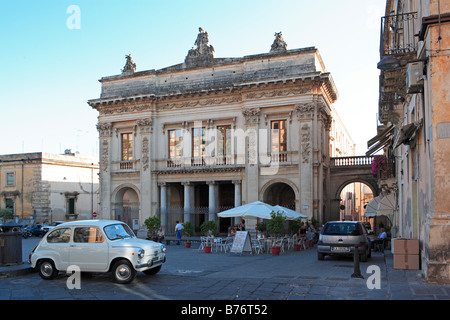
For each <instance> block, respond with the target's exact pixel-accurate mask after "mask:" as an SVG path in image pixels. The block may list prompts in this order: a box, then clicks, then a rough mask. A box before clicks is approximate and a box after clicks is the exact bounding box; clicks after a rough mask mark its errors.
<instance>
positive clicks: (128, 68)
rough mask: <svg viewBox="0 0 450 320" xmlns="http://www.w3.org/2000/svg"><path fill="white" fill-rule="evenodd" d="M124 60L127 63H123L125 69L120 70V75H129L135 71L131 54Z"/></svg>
mask: <svg viewBox="0 0 450 320" xmlns="http://www.w3.org/2000/svg"><path fill="white" fill-rule="evenodd" d="M125 58H126V59H127V62H126V63H125V67H123V69H122V74H131V73H134V72H135V71H136V63H134V61H133V57H132V56H131V54H129V55H126V56H125Z"/></svg>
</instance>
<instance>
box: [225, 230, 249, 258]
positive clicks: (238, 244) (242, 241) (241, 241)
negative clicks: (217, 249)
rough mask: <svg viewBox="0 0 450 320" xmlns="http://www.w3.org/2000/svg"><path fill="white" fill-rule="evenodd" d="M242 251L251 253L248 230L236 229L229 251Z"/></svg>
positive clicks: (241, 252)
mask: <svg viewBox="0 0 450 320" xmlns="http://www.w3.org/2000/svg"><path fill="white" fill-rule="evenodd" d="M244 252H250V253H253V251H252V242H251V240H250V234H249V233H248V231H236V234H235V235H234V240H233V245H232V246H231V250H230V253H240V254H243V253H244Z"/></svg>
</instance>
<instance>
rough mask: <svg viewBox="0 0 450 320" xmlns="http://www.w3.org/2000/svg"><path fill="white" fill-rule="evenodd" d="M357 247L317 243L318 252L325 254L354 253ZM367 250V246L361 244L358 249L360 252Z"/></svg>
mask: <svg viewBox="0 0 450 320" xmlns="http://www.w3.org/2000/svg"><path fill="white" fill-rule="evenodd" d="M354 249H355V247H354V246H342V245H340V246H339V245H334V244H319V245H317V252H320V253H324V254H329V255H332V254H336V255H338V254H339V255H340V254H342V255H345V254H348V255H350V254H353V252H354ZM366 250H367V248H366V246H359V247H358V251H359V253H360V254H362V253H364V252H365V251H366Z"/></svg>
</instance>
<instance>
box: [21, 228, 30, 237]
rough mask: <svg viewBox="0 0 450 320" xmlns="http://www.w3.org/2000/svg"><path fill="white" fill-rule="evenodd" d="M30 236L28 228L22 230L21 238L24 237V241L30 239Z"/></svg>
mask: <svg viewBox="0 0 450 320" xmlns="http://www.w3.org/2000/svg"><path fill="white" fill-rule="evenodd" d="M32 235H33V233H32V232H31V231H30V230H29V229H28V228H23V229H22V237H24V238H25V239H26V238H28V237H31V236H32Z"/></svg>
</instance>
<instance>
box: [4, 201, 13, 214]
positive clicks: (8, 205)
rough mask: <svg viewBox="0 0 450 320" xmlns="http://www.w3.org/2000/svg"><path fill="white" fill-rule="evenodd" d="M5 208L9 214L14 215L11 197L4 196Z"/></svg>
mask: <svg viewBox="0 0 450 320" xmlns="http://www.w3.org/2000/svg"><path fill="white" fill-rule="evenodd" d="M5 209H6V210H7V211H8V213H9V214H10V215H11V216H14V214H15V212H14V200H13V199H11V198H6V199H5Z"/></svg>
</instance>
